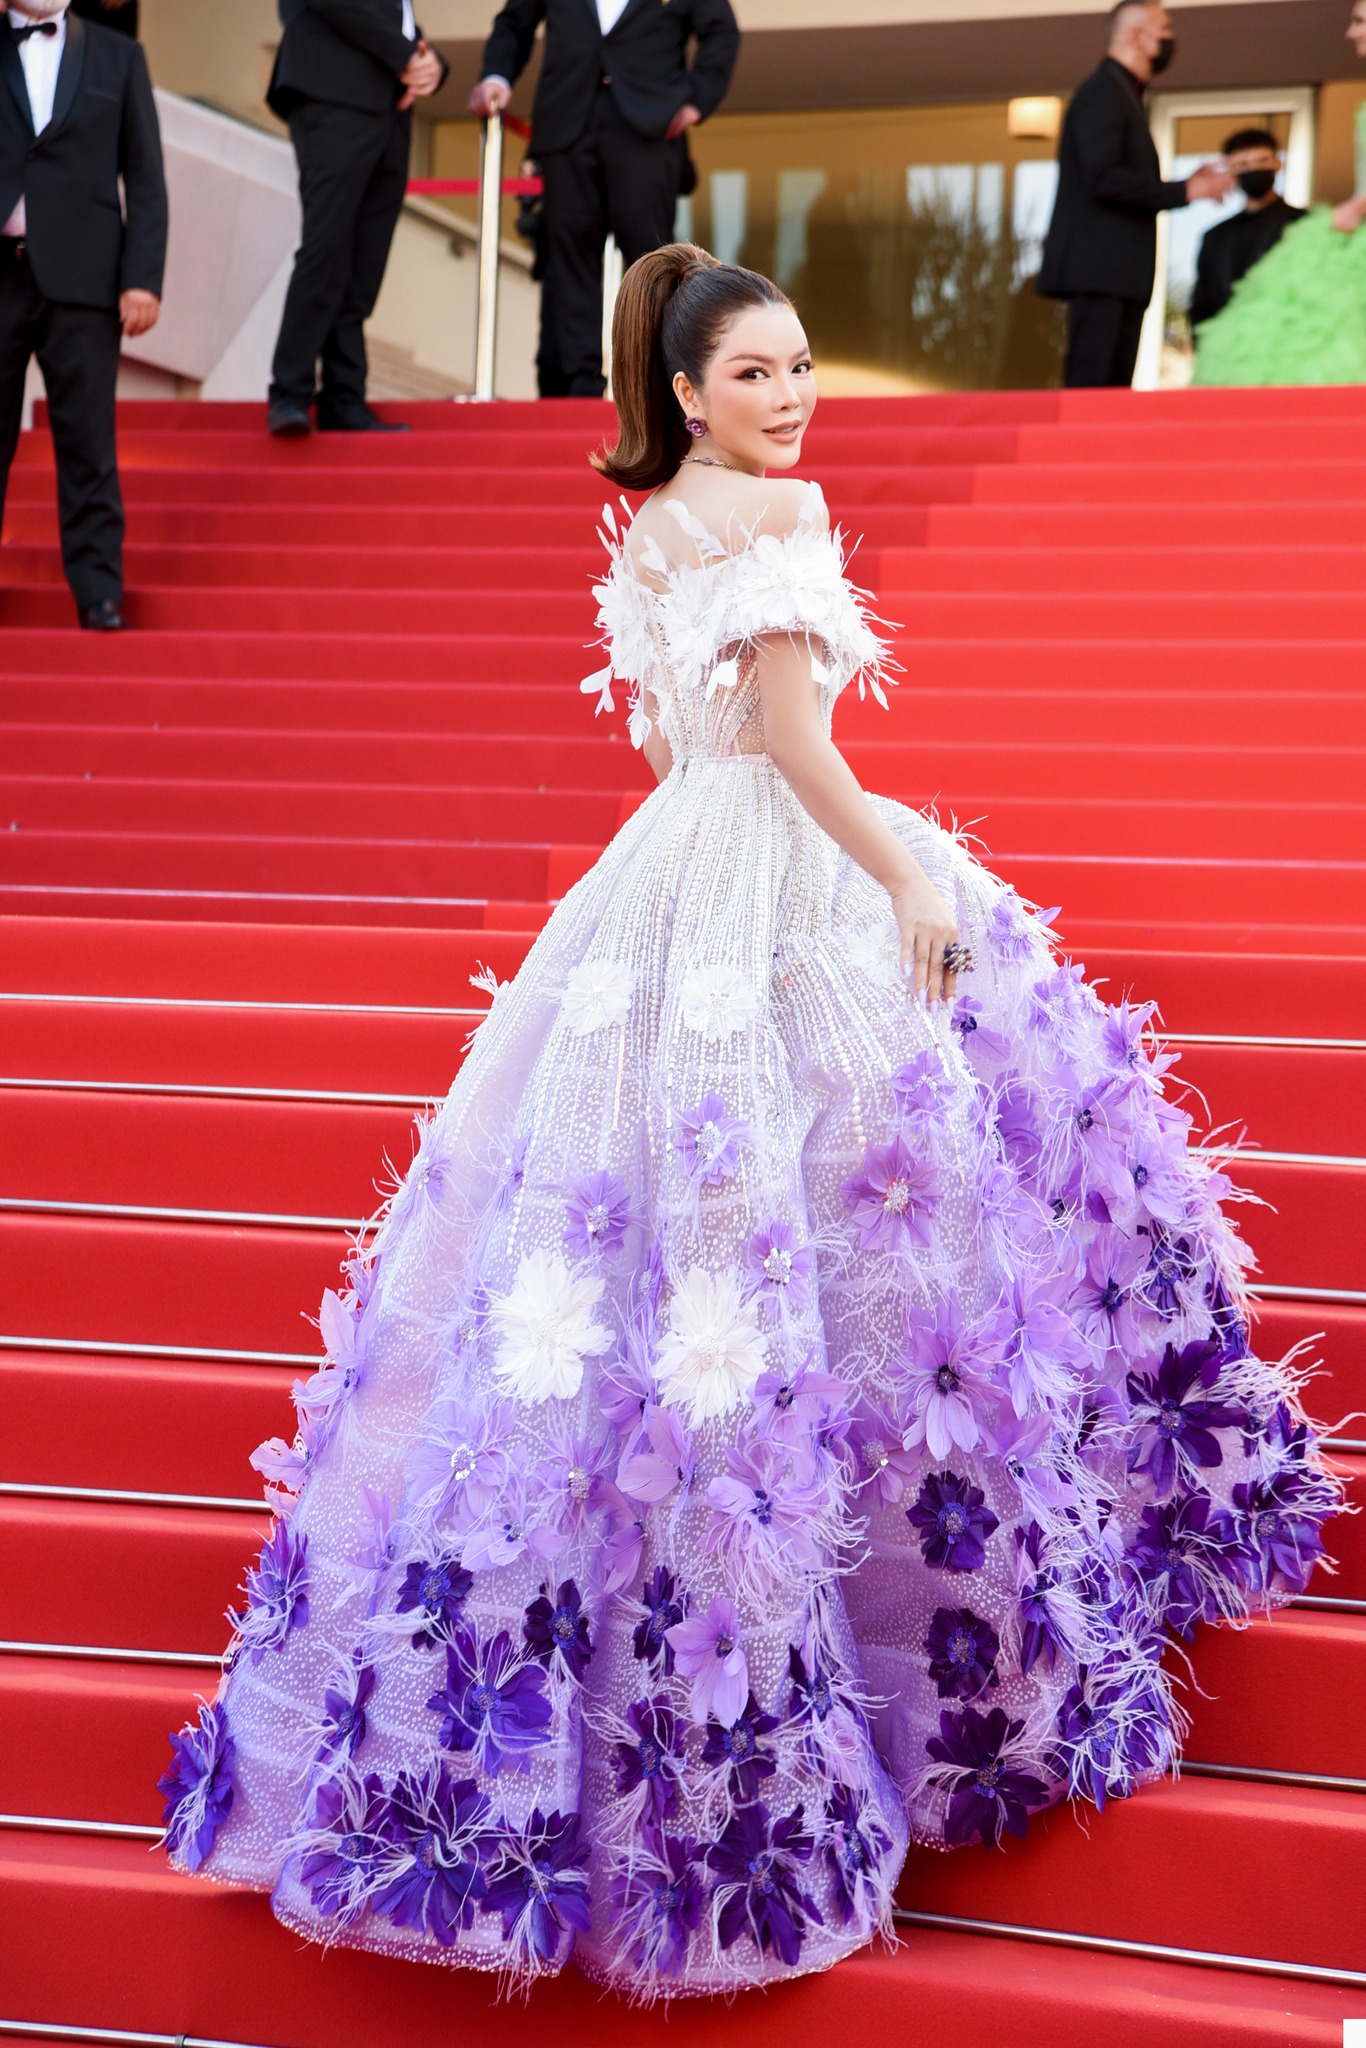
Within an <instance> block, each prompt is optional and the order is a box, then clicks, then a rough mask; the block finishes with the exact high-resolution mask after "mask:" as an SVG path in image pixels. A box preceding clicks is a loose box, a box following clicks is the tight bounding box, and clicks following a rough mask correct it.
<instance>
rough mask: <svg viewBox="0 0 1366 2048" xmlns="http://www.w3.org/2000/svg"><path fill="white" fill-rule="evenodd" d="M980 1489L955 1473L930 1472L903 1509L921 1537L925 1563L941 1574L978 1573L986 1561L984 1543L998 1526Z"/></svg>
mask: <svg viewBox="0 0 1366 2048" xmlns="http://www.w3.org/2000/svg"><path fill="white" fill-rule="evenodd" d="M986 1501H987V1497H986V1495H985V1494H984V1493H983V1492H982V1490H981V1488H980V1487H977V1486H973V1485H971V1484H970V1483H969V1482H968V1481H967V1480H966V1479H960V1478H959V1476H958V1474H957V1473H956V1472H931V1473H930V1474H929V1476H928V1477H927V1478H926V1480H925V1483H924V1485H923V1486H922V1487H921V1489H920V1492H919V1494H918V1495H917V1497H916V1500H915V1502H914V1505H913V1506H911V1507H908V1508H907V1510H906V1519H907V1521H908V1522H909V1523H910V1524H911V1526H912V1528H914V1529H915V1531H916V1532H917V1534H918V1535H919V1537H920V1548H921V1551H922V1553H923V1554H924V1558H925V1562H926V1564H932V1565H937V1566H938V1567H939V1569H940V1570H941V1571H948V1572H975V1571H980V1570H981V1568H982V1566H983V1565H984V1564H985V1563H986V1561H987V1542H988V1540H989V1538H990V1537H991V1535H992V1533H993V1531H994V1530H996V1529H997V1528H999V1526H1000V1518H999V1517H998V1516H996V1515H993V1513H992V1512H991V1509H990V1508H989V1507H988V1506H987V1504H986Z"/></svg>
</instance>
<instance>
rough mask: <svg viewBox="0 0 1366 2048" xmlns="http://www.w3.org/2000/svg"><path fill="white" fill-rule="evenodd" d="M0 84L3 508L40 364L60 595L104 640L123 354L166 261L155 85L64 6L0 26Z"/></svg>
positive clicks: (116, 508)
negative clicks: (27, 386)
mask: <svg viewBox="0 0 1366 2048" xmlns="http://www.w3.org/2000/svg"><path fill="white" fill-rule="evenodd" d="M0 72H3V73H4V79H3V83H0V511H3V509H4V492H5V484H6V482H7V481H8V477H9V467H10V463H11V462H12V461H13V459H14V450H15V447H16V445H17V443H18V439H19V423H20V419H21V416H22V411H23V403H24V376H25V373H26V371H27V369H28V364H29V358H30V357H31V356H36V357H37V358H38V363H39V367H40V368H41V370H42V373H43V382H44V384H45V385H46V387H47V401H48V412H49V416H50V418H51V421H52V441H53V447H54V450H55V452H56V457H57V510H58V515H59V518H60V521H61V532H62V562H63V566H64V567H65V569H66V578H67V582H68V583H69V584H70V586H71V592H72V595H73V597H74V598H75V600H76V606H77V609H78V611H79V612H80V616H81V624H82V625H83V626H88V627H91V628H94V629H95V630H97V631H103V632H115V631H118V629H119V628H120V627H121V626H122V625H123V619H122V616H121V613H120V605H121V601H122V597H123V498H122V495H121V493H120V491H119V475H118V466H117V460H116V454H115V444H114V388H115V384H116V382H117V379H118V368H119V341H120V336H121V334H130V335H134V334H145V333H146V332H147V330H148V329H149V328H150V327H152V326H153V325H154V324H155V321H156V318H157V315H158V313H159V311H160V308H161V278H162V270H163V268H164V265H165V261H166V181H165V176H164V173H163V170H162V162H161V136H160V131H159V130H158V127H157V116H156V107H155V105H154V103H153V100H152V86H151V81H150V79H149V78H148V76H147V63H146V60H145V58H144V57H143V54H142V51H141V49H140V47H139V46H138V44H137V43H136V42H133V41H131V40H130V39H129V38H128V37H127V36H121V35H115V34H114V33H113V32H112V30H109V29H106V28H98V27H95V26H94V25H93V24H89V23H86V22H84V21H81V20H80V19H78V18H77V17H76V16H70V17H69V16H68V14H67V0H25V5H24V6H23V7H22V8H21V7H20V6H19V5H18V4H12V5H11V6H10V8H9V10H8V13H7V14H5V13H0ZM120 178H122V180H123V193H124V200H123V205H122V206H121V205H120V203H119V180H120Z"/></svg>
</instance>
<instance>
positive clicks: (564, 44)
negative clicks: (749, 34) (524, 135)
mask: <svg viewBox="0 0 1366 2048" xmlns="http://www.w3.org/2000/svg"><path fill="white" fill-rule="evenodd" d="M541 22H544V23H545V61H544V63H543V64H542V66H541V79H540V84H539V85H538V86H537V88H536V103H535V106H534V107H533V109H532V114H531V154H532V155H533V156H534V157H539V156H543V155H545V154H547V153H548V152H550V151H552V150H556V149H572V148H573V146H574V144H575V143H576V142H577V141H578V140H579V137H580V136H581V135H582V134H583V131H584V129H585V128H586V127H587V126H588V117H589V115H590V114H591V113H592V110H593V101H594V99H595V98H596V96H597V90H598V86H599V84H600V83H601V82H602V80H603V79H606V80H607V81H608V86H607V89H608V91H609V92H610V93H611V95H612V98H613V100H614V101H615V103H616V106H617V109H618V111H619V112H620V113H621V114H622V115H623V117H624V118H625V119H626V120H627V121H629V122H630V124H631V126H632V127H633V128H635V129H637V130H638V131H639V133H640V134H641V135H645V136H648V137H649V138H650V139H651V140H654V141H657V140H660V139H661V138H662V137H663V134H664V131H665V129H666V128H667V127H668V125H669V123H670V121H672V119H673V117H674V115H675V114H676V113H677V112H678V110H679V108H680V107H683V106H687V105H688V104H689V103H691V104H692V105H693V106H695V107H696V108H697V111H698V113H699V114H701V115H702V116H703V117H704V118H705V116H706V115H708V114H710V113H712V112H713V111H714V110H715V109H716V108H717V107H718V106H719V105H720V103H721V101H722V99H723V98H724V97H725V93H726V88H727V86H728V85H729V84H730V75H731V72H732V71H733V70H734V69H735V59H736V55H737V53H738V52H739V48H740V30H739V28H738V27H737V25H736V20H735V16H734V14H733V13H732V12H731V7H730V0H627V6H626V10H625V12H624V13H623V14H622V16H621V18H620V19H619V20H618V21H617V22H616V23H615V25H614V26H613V28H612V31H611V34H610V35H607V36H604V35H603V33H602V29H601V27H600V26H599V23H598V10H597V6H596V4H595V0H506V5H505V6H504V7H503V9H502V12H501V13H500V14H499V15H498V17H497V19H496V20H495V22H494V24H493V29H492V32H491V34H490V36H489V39H488V41H487V42H486V43H485V45H484V59H483V64H482V66H481V69H480V76H481V77H482V78H488V77H489V76H490V75H493V74H496V75H497V76H498V77H500V78H506V79H507V80H508V82H509V83H512V82H513V81H515V80H516V79H517V78H518V77H520V75H521V73H522V71H523V70H524V69H525V67H526V62H527V59H528V57H530V55H531V46H532V43H533V42H534V41H535V37H536V30H537V28H538V27H539V26H540V24H541ZM693 37H696V39H697V50H696V53H695V55H694V57H693V61H692V65H691V67H689V65H688V61H687V53H688V43H689V41H690V40H691V39H692V38H693Z"/></svg>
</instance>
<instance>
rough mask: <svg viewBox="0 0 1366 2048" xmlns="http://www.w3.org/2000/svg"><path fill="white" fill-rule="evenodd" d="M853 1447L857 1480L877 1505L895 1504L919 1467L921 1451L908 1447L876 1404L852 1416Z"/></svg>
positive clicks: (891, 1505)
mask: <svg viewBox="0 0 1366 2048" xmlns="http://www.w3.org/2000/svg"><path fill="white" fill-rule="evenodd" d="M853 1447H854V1457H855V1460H856V1461H857V1470H858V1482H859V1484H860V1485H861V1486H866V1487H867V1488H868V1490H869V1492H870V1493H871V1494H872V1495H873V1497H874V1499H875V1500H876V1501H877V1503H878V1506H879V1507H884V1508H885V1507H895V1506H896V1504H897V1502H898V1501H899V1500H900V1499H901V1498H902V1495H903V1494H904V1493H905V1491H906V1489H907V1487H908V1486H909V1485H910V1483H911V1481H912V1480H913V1479H914V1477H915V1475H916V1473H917V1472H918V1471H919V1469H920V1465H921V1462H922V1457H923V1454H922V1452H920V1451H919V1450H914V1451H908V1450H907V1449H906V1447H905V1445H904V1444H903V1443H902V1441H901V1431H900V1430H899V1429H898V1428H897V1427H896V1426H895V1424H894V1423H892V1422H890V1421H889V1420H888V1418H887V1416H886V1415H884V1414H883V1413H882V1411H881V1410H880V1409H877V1408H864V1409H861V1410H860V1411H859V1413H858V1415H857V1416H856V1417H855V1418H854V1430H853Z"/></svg>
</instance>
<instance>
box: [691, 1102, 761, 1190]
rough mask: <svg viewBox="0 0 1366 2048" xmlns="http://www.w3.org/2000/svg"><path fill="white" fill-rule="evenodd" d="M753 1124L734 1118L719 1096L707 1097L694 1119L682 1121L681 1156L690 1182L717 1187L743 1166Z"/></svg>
mask: <svg viewBox="0 0 1366 2048" xmlns="http://www.w3.org/2000/svg"><path fill="white" fill-rule="evenodd" d="M749 1135H750V1130H749V1125H748V1124H747V1123H745V1122H744V1120H743V1119H742V1118H740V1117H733V1116H732V1115H731V1114H730V1112H729V1110H728V1109H727V1108H726V1105H725V1103H724V1102H723V1101H722V1099H721V1097H720V1096H719V1095H704V1096H703V1097H702V1100H701V1101H700V1102H699V1103H698V1105H697V1108H696V1109H695V1110H694V1111H693V1113H692V1115H691V1116H685V1117H680V1118H679V1136H678V1153H679V1157H680V1158H681V1160H682V1161H683V1170H684V1172H685V1173H686V1174H687V1176H688V1178H689V1180H691V1181H693V1182H695V1183H696V1184H697V1185H698V1186H702V1185H708V1186H711V1187H716V1186H718V1185H719V1184H720V1182H722V1181H723V1180H730V1179H731V1177H732V1175H733V1174H734V1173H735V1171H736V1169H737V1167H738V1166H739V1164H740V1147H741V1146H742V1145H743V1144H745V1143H746V1141H747V1140H748V1138H749Z"/></svg>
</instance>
